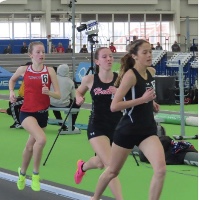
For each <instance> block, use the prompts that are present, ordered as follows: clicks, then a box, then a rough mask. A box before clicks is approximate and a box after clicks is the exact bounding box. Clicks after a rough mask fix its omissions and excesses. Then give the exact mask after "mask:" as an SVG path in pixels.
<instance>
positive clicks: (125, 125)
mask: <svg viewBox="0 0 199 200" xmlns="http://www.w3.org/2000/svg"><path fill="white" fill-rule="evenodd" d="M123 58H124V63H123V65H121V68H120V72H119V76H118V79H117V80H116V84H117V83H118V85H119V88H118V89H117V92H116V93H115V96H114V98H113V100H112V103H111V111H113V112H117V111H120V110H125V115H124V116H123V117H122V119H121V120H120V122H119V123H118V126H117V127H116V130H115V132H114V137H113V145H112V149H111V158H110V160H109V164H108V168H106V169H105V171H104V172H103V173H102V174H101V175H100V177H99V180H98V184H97V187H96V190H95V193H94V195H93V197H92V198H91V200H100V199H101V196H102V193H103V192H104V190H105V188H106V186H108V184H109V183H110V182H111V181H112V180H114V179H115V178H116V177H118V175H119V173H120V171H121V169H122V166H123V165H124V163H125V161H126V159H127V158H128V156H129V154H130V152H131V151H132V149H133V147H134V145H136V146H138V147H139V149H140V150H141V151H142V152H143V153H144V155H145V156H146V158H147V159H148V160H149V162H150V163H151V166H152V168H153V173H154V174H153V177H152V179H151V181H150V189H149V194H148V198H147V199H150V200H152V199H153V200H159V199H160V194H161V191H162V187H163V183H164V177H165V173H166V163H165V155H164V150H163V147H162V144H161V143H160V140H159V138H158V137H157V134H156V132H157V128H156V123H155V120H154V116H153V111H155V112H158V111H159V105H158V104H157V103H156V102H155V101H154V99H155V98H156V94H155V88H154V86H155V84H154V80H153V76H154V75H155V69H154V68H153V67H151V64H152V50H151V45H150V43H149V42H148V41H146V40H143V39H138V40H135V41H133V43H132V45H131V48H130V50H129V53H128V54H127V55H125V56H124V57H123ZM140 175H141V176H142V173H141V174H140ZM134 192H136V191H134ZM141 195H142V194H141ZM140 198H142V199H143V197H140ZM145 199H146V197H145Z"/></svg>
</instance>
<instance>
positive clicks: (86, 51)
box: [79, 44, 88, 53]
mask: <svg viewBox="0 0 199 200" xmlns="http://www.w3.org/2000/svg"><path fill="white" fill-rule="evenodd" d="M79 53H88V49H87V48H86V45H85V44H84V45H83V47H82V48H81V49H80V52H79Z"/></svg>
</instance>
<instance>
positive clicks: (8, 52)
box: [3, 44, 12, 54]
mask: <svg viewBox="0 0 199 200" xmlns="http://www.w3.org/2000/svg"><path fill="white" fill-rule="evenodd" d="M3 54H12V48H11V45H10V44H9V45H8V46H7V47H6V48H5V49H4V51H3Z"/></svg>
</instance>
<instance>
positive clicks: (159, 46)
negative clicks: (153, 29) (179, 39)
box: [155, 42, 163, 50]
mask: <svg viewBox="0 0 199 200" xmlns="http://www.w3.org/2000/svg"><path fill="white" fill-rule="evenodd" d="M155 49H156V50H163V49H162V46H161V45H160V43H159V42H157V46H156V47H155Z"/></svg>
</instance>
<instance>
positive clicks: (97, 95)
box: [87, 73, 122, 141]
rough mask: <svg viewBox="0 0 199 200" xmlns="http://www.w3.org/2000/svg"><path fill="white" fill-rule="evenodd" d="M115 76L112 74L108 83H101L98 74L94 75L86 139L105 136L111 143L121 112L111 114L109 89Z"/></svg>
mask: <svg viewBox="0 0 199 200" xmlns="http://www.w3.org/2000/svg"><path fill="white" fill-rule="evenodd" d="M116 78H117V74H116V73H114V77H113V80H112V81H111V82H110V83H103V82H102V81H101V80H100V78H99V76H98V74H95V75H94V81H93V86H92V88H91V91H90V94H91V97H92V110H91V115H90V118H89V125H88V132H87V133H88V138H89V139H90V138H93V137H97V136H100V135H106V136H107V137H108V138H109V139H110V140H111V141H112V136H113V132H114V130H115V127H116V125H117V124H118V122H119V120H120V119H121V117H122V112H121V111H119V112H114V113H113V112H111V110H110V105H111V102H112V92H111V91H110V89H109V87H110V86H113V85H114V82H115V80H116Z"/></svg>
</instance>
